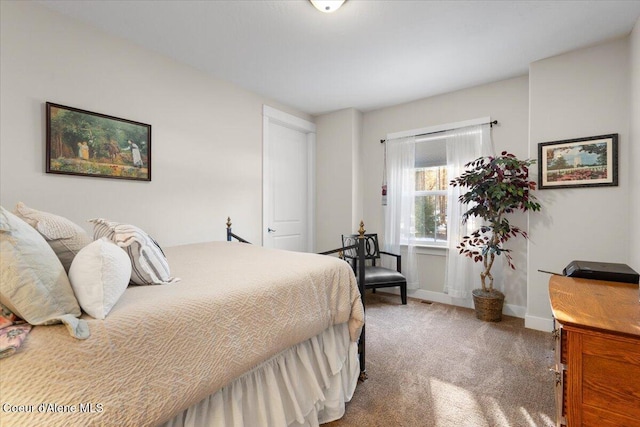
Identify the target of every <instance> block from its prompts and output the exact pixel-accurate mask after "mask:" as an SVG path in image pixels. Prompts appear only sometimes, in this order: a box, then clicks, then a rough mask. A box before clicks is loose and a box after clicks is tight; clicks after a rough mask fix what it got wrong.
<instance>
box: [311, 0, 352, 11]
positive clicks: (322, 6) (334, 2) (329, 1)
mask: <svg viewBox="0 0 640 427" xmlns="http://www.w3.org/2000/svg"><path fill="white" fill-rule="evenodd" d="M309 1H310V2H311V4H312V5H313V6H314V7H315V8H316V9H318V10H319V11H320V12H324V13H331V12H335V11H336V10H338V9H340V6H342V3H344V0H309Z"/></svg>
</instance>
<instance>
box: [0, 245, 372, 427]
mask: <svg viewBox="0 0 640 427" xmlns="http://www.w3.org/2000/svg"><path fill="white" fill-rule="evenodd" d="M165 253H166V255H167V258H168V259H169V264H170V266H171V269H172V274H173V275H175V276H177V277H181V278H182V281H181V282H179V283H176V284H170V285H163V286H132V287H129V288H128V289H127V291H126V292H125V294H124V295H123V297H122V298H121V299H120V300H119V301H118V303H117V304H116V306H115V307H114V308H113V310H112V311H111V313H110V314H109V315H108V316H107V318H106V319H105V320H94V319H91V318H89V317H86V318H87V321H88V322H89V328H90V331H91V337H90V338H89V339H87V340H84V341H81V340H76V339H74V338H72V337H70V336H69V334H68V333H67V331H66V329H65V327H64V326H61V325H60V326H37V327H35V328H34V329H33V330H32V332H31V333H30V335H29V337H28V338H27V340H26V341H25V343H24V345H23V347H22V348H21V350H20V352H19V353H18V354H16V355H14V356H12V357H9V358H7V359H2V360H0V402H1V403H2V405H3V406H2V408H0V424H1V425H3V426H4V425H8V426H18V425H30V426H33V425H46V426H54V425H61V426H62V425H65V426H68V425H82V426H86V425H132V426H144V425H157V424H159V423H162V422H164V421H166V420H168V419H170V418H171V417H172V416H174V415H175V414H177V413H179V412H180V411H182V410H184V409H185V408H187V407H189V406H191V405H193V404H194V403H196V402H198V401H200V400H202V399H203V398H205V397H206V396H208V395H210V394H212V393H213V392H215V391H216V390H218V389H220V388H221V387H223V386H224V385H226V384H229V383H230V382H231V381H232V380H234V379H235V378H237V377H239V376H240V375H242V374H243V373H245V372H247V371H249V370H250V369H252V368H253V367H255V366H257V365H258V364H260V363H261V362H263V361H265V360H267V359H269V358H271V357H272V356H274V355H276V354H277V353H279V352H281V351H283V350H284V349H286V348H288V347H291V346H293V345H295V344H298V343H300V342H303V341H305V340H308V339H309V338H311V337H314V336H316V335H318V334H319V333H320V332H322V331H323V330H325V329H327V328H328V327H330V326H331V325H334V324H340V323H347V324H348V327H349V334H350V338H351V340H352V341H355V340H357V338H358V336H359V333H360V330H361V327H362V324H363V318H364V311H363V307H362V304H361V301H360V294H359V292H358V288H357V284H356V280H355V277H354V275H353V272H352V271H351V268H350V267H349V266H348V264H347V263H345V262H344V261H341V260H338V259H336V258H332V257H327V256H320V255H313V254H302V253H293V252H283V251H277V250H268V249H264V248H261V247H258V246H251V245H245V244H240V243H227V242H213V243H206V244H196V245H186V246H179V247H173V248H167V249H166V250H165ZM42 404H44V406H42ZM7 405H8V406H7ZM43 409H44V412H41V411H42V410H43ZM7 410H8V411H7Z"/></svg>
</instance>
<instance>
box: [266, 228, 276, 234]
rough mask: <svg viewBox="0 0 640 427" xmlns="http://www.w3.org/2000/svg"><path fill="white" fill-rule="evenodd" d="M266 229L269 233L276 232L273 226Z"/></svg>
mask: <svg viewBox="0 0 640 427" xmlns="http://www.w3.org/2000/svg"><path fill="white" fill-rule="evenodd" d="M267 231H268V232H269V233H275V232H276V230H274V229H273V228H267Z"/></svg>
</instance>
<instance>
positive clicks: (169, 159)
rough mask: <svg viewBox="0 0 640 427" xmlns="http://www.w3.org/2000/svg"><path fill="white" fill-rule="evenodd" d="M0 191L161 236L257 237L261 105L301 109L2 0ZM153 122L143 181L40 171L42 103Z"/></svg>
mask: <svg viewBox="0 0 640 427" xmlns="http://www.w3.org/2000/svg"><path fill="white" fill-rule="evenodd" d="M0 15H1V24H0V28H1V39H2V51H1V57H0V67H1V68H0V93H1V104H0V112H1V114H0V203H1V204H2V205H3V206H4V207H5V208H7V209H10V210H12V209H13V208H14V206H15V204H16V202H18V201H24V202H25V203H26V204H27V205H30V206H32V207H33V208H36V209H41V210H46V211H50V212H54V213H57V214H59V215H63V216H66V217H68V218H70V219H72V220H73V221H75V222H77V223H78V224H80V225H82V226H84V227H85V228H87V229H88V230H90V227H89V224H87V223H86V220H87V219H89V218H93V217H106V218H110V219H113V220H119V221H123V222H130V223H133V224H136V225H139V226H140V227H142V228H143V229H145V230H146V231H148V232H149V233H150V234H152V235H153V236H154V237H155V238H156V239H157V240H158V241H159V242H160V244H161V245H174V244H181V243H189V242H198V241H207V240H223V239H224V238H225V234H224V233H225V225H224V224H225V221H226V218H227V215H230V216H231V218H232V220H233V223H234V231H236V232H237V233H239V234H241V235H243V236H244V237H246V238H248V239H249V240H253V241H258V242H259V241H260V239H261V234H262V233H261V228H262V224H261V223H262V219H261V215H259V214H256V212H261V210H262V166H261V165H262V105H263V104H264V103H266V104H269V105H271V106H273V107H276V108H279V109H282V110H285V111H286V112H289V113H291V114H295V115H298V116H299V117H302V118H305V119H307V120H310V119H311V117H310V116H308V115H306V114H302V113H300V112H297V111H293V110H291V109H289V108H287V107H285V106H282V105H278V104H277V103H275V102H271V101H270V100H268V99H264V98H262V97H260V96H258V95H256V94H253V93H250V92H247V91H245V90H242V89H240V88H238V87H236V86H234V85H232V84H229V83H226V82H223V81H221V80H217V79H214V78H212V77H210V76H208V75H206V74H204V73H202V72H200V71H198V70H195V69H193V68H190V67H187V66H184V65H181V64H179V63H176V62H174V61H172V60H169V59H167V58H165V57H163V56H160V55H157V54H155V53H153V52H150V51H148V50H145V49H142V48H139V47H137V46H136V45H133V44H131V43H129V42H126V41H124V40H121V39H118V38H114V37H111V36H108V35H106V34H104V33H101V32H99V31H97V30H94V29H91V28H89V27H87V26H85V25H84V24H81V23H79V22H77V21H74V20H72V19H70V18H67V17H65V16H63V15H59V14H57V13H55V12H53V11H51V10H49V9H47V8H45V7H43V6H40V5H38V4H36V3H32V2H5V1H2V2H1V13H0ZM46 101H50V102H55V103H59V104H63V105H68V106H71V107H77V108H81V109H85V110H89V111H95V112H100V113H104V114H108V115H113V116H117V117H122V118H127V119H130V120H134V121H139V122H143V123H147V124H151V126H152V153H153V156H152V161H153V165H152V181H151V182H136V181H124V180H115V179H102V178H89V177H75V176H65V175H53V174H45V172H44V170H45V150H44V144H45V115H44V114H45V113H44V103H45V102H46Z"/></svg>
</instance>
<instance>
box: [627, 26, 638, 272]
mask: <svg viewBox="0 0 640 427" xmlns="http://www.w3.org/2000/svg"><path fill="white" fill-rule="evenodd" d="M629 40H630V43H629V47H630V53H631V61H630V64H631V116H630V117H631V138H630V144H629V151H630V156H629V175H630V180H629V181H630V182H629V183H630V186H629V190H630V193H629V196H630V197H629V202H630V204H631V210H630V215H629V219H630V224H629V227H630V228H631V232H630V233H629V236H630V239H629V240H630V244H631V248H630V256H629V266H631V268H633V269H634V270H636V271H638V272H640V167H637V165H640V19H638V21H637V22H636V25H635V28H634V29H633V32H632V33H631V37H630V39H629Z"/></svg>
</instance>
